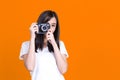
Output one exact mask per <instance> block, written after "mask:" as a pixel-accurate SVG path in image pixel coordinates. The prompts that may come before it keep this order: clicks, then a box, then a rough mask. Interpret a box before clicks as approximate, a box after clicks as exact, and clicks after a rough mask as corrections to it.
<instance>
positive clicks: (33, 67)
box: [20, 10, 68, 80]
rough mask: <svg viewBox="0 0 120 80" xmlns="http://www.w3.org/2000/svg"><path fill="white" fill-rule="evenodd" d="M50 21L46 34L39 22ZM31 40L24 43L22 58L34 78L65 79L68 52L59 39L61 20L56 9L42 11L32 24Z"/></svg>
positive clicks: (44, 79)
mask: <svg viewBox="0 0 120 80" xmlns="http://www.w3.org/2000/svg"><path fill="white" fill-rule="evenodd" d="M41 23H49V25H50V28H49V30H48V31H47V32H46V33H45V34H37V33H38V32H39V27H38V24H41ZM30 34H31V37H30V41H25V42H23V43H22V47H21V52H20V59H22V60H24V64H25V67H26V68H27V69H28V70H29V71H30V73H31V77H32V80H64V77H63V75H62V74H64V73H65V72H66V71H67V66H68V64H67V60H66V59H67V57H68V53H67V51H66V48H65V46H64V43H63V42H62V41H60V40H59V34H60V31H59V22H58V17H57V14H56V13H55V12H54V11H51V10H47V11H44V12H42V14H41V15H40V16H39V18H38V20H37V23H32V24H31V26H30Z"/></svg>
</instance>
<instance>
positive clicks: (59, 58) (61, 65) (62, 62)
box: [53, 43, 67, 74]
mask: <svg viewBox="0 0 120 80" xmlns="http://www.w3.org/2000/svg"><path fill="white" fill-rule="evenodd" d="M53 48H54V55H55V58H56V63H57V66H58V69H59V71H60V72H61V73H62V74H63V73H65V72H66V71H67V61H66V58H65V57H63V55H62V54H61V53H60V50H59V48H58V46H57V44H56V43H54V45H53Z"/></svg>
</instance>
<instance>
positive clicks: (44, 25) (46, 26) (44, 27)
mask: <svg viewBox="0 0 120 80" xmlns="http://www.w3.org/2000/svg"><path fill="white" fill-rule="evenodd" d="M37 25H38V33H37V34H45V33H46V32H47V31H48V29H50V24H49V23H40V24H37Z"/></svg>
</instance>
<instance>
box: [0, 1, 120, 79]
mask: <svg viewBox="0 0 120 80" xmlns="http://www.w3.org/2000/svg"><path fill="white" fill-rule="evenodd" d="M46 9H51V10H54V11H56V12H57V14H58V16H59V21H60V27H61V36H60V39H61V40H63V41H64V43H65V45H66V48H67V51H68V53H69V58H68V63H69V68H68V71H67V73H66V74H65V75H64V76H65V78H66V80H120V2H119V0H1V1H0V80H30V75H29V72H28V71H27V70H26V69H25V67H24V64H23V61H20V60H19V58H18V57H19V52H20V47H21V43H22V42H23V41H26V40H29V38H30V34H29V26H30V24H31V23H32V22H35V21H36V20H37V18H38V16H39V14H40V13H41V12H42V11H44V10H46Z"/></svg>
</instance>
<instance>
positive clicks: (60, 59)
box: [46, 30, 68, 74]
mask: <svg viewBox="0 0 120 80" xmlns="http://www.w3.org/2000/svg"><path fill="white" fill-rule="evenodd" d="M46 36H47V40H48V41H49V42H50V43H51V44H52V46H53V49H54V56H55V59H56V63H57V66H58V69H59V71H60V72H61V73H62V74H64V73H65V72H66V71H67V66H68V64H67V60H66V55H64V54H61V52H60V50H59V48H58V46H57V43H56V41H55V39H54V35H53V33H52V31H51V30H49V31H48V32H47V34H46Z"/></svg>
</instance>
